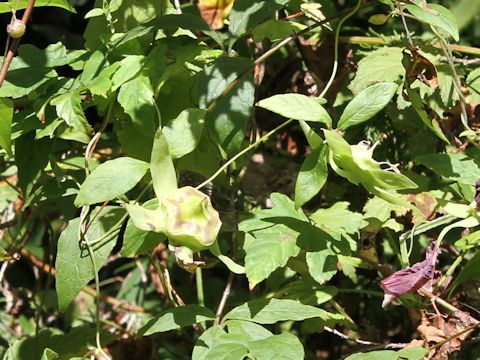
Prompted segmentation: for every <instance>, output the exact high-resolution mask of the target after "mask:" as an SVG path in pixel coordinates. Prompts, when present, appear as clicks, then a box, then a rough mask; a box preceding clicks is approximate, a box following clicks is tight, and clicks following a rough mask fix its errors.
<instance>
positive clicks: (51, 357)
mask: <svg viewBox="0 0 480 360" xmlns="http://www.w3.org/2000/svg"><path fill="white" fill-rule="evenodd" d="M55 359H58V354H57V353H56V352H55V351H53V350H51V349H48V348H47V349H45V350H44V351H43V354H42V358H41V359H40V360H55Z"/></svg>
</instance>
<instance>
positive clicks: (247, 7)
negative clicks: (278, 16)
mask: <svg viewBox="0 0 480 360" xmlns="http://www.w3.org/2000/svg"><path fill="white" fill-rule="evenodd" d="M286 2H287V1H284V0H270V1H256V2H252V1H249V0H236V1H235V2H234V4H233V8H232V11H231V12H230V17H229V19H230V26H229V31H230V32H231V33H232V34H233V35H234V36H236V37H240V36H241V35H244V34H245V33H246V32H247V31H249V30H250V29H251V28H253V27H254V26H255V25H257V24H260V23H262V22H263V21H264V20H266V19H268V18H269V17H271V16H273V15H274V14H275V11H277V10H280V9H281V8H282V7H283V5H284V4H285V3H286Z"/></svg>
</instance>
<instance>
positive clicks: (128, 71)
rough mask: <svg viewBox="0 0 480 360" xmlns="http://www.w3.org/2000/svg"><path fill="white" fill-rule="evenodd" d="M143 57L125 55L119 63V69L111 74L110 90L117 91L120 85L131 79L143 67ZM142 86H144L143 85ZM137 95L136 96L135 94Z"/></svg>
mask: <svg viewBox="0 0 480 360" xmlns="http://www.w3.org/2000/svg"><path fill="white" fill-rule="evenodd" d="M144 59H145V57H144V56H142V55H127V56H125V58H123V59H122V60H121V61H120V68H119V69H118V70H117V71H116V72H115V74H113V77H112V83H113V87H112V90H113V91H115V90H117V89H118V88H119V87H120V86H121V85H122V84H124V83H126V82H127V81H129V80H131V79H133V78H134V77H135V75H137V74H138V73H139V72H140V70H142V68H143V66H144V64H143V63H144ZM143 85H144V84H143ZM136 95H138V94H136Z"/></svg>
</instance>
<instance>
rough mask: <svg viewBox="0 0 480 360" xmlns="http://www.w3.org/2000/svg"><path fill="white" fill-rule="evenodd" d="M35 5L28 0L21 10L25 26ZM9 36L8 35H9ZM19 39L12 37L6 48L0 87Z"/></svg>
mask: <svg viewBox="0 0 480 360" xmlns="http://www.w3.org/2000/svg"><path fill="white" fill-rule="evenodd" d="M34 6H35V0H28V4H27V7H26V8H25V11H24V12H23V16H22V22H23V23H24V24H25V26H26V25H27V23H28V20H29V19H30V16H31V15H32V11H33V7H34ZM9 38H10V37H9ZM20 39H21V37H19V38H16V39H12V41H11V43H10V46H9V48H8V51H7V54H6V55H5V56H4V58H3V63H2V68H1V69H0V87H1V86H2V85H3V82H4V81H5V78H6V76H7V72H8V68H9V67H10V64H11V63H12V60H13V57H14V56H15V53H16V52H17V47H18V44H20Z"/></svg>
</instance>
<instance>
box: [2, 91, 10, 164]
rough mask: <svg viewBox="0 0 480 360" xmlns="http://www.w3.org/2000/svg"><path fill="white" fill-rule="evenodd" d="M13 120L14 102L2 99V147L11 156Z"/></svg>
mask: <svg viewBox="0 0 480 360" xmlns="http://www.w3.org/2000/svg"><path fill="white" fill-rule="evenodd" d="M12 118H13V102H12V100H10V99H7V98H0V147H1V148H3V149H4V150H5V151H6V152H7V154H8V155H9V156H13V154H12V142H11V136H12Z"/></svg>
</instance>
